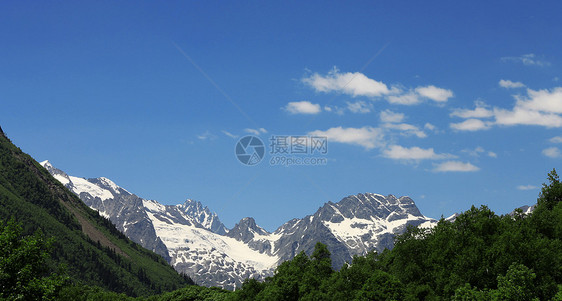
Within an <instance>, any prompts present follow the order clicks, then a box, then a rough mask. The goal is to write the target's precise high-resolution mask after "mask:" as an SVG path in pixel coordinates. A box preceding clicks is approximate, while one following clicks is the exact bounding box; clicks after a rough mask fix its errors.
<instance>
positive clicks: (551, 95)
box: [515, 87, 562, 114]
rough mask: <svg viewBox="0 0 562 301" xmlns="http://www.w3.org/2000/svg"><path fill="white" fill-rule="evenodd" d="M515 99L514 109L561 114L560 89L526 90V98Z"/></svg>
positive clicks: (518, 97) (561, 99)
mask: <svg viewBox="0 0 562 301" xmlns="http://www.w3.org/2000/svg"><path fill="white" fill-rule="evenodd" d="M516 99H517V103H516V105H515V106H516V107H520V108H524V109H528V110H533V111H539V112H545V113H556V114H560V113H562V87H557V88H554V89H552V90H551V91H549V90H538V91H535V90H531V89H527V97H522V96H517V97H516Z"/></svg>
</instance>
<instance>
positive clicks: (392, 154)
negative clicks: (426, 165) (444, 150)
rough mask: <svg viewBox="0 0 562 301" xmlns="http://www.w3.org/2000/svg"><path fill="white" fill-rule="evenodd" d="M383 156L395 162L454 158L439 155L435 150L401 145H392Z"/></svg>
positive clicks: (447, 155)
mask: <svg viewBox="0 0 562 301" xmlns="http://www.w3.org/2000/svg"><path fill="white" fill-rule="evenodd" d="M383 156H384V157H386V158H389V159H394V160H405V161H419V160H439V159H446V158H452V157H454V156H453V155H450V154H437V153H435V151H434V150H433V148H427V149H423V148H420V147H417V146H414V147H410V148H408V147H403V146H400V145H391V146H389V147H388V148H386V149H385V150H383Z"/></svg>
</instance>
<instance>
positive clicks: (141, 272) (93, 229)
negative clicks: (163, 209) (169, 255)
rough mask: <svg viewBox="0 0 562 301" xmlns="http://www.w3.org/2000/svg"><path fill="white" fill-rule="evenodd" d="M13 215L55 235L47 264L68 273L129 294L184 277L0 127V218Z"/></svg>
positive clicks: (172, 285)
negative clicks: (92, 206)
mask: <svg viewBox="0 0 562 301" xmlns="http://www.w3.org/2000/svg"><path fill="white" fill-rule="evenodd" d="M10 217H15V218H16V220H17V221H18V222H21V223H22V224H23V226H24V231H25V232H26V233H32V232H34V231H35V230H36V229H41V230H42V231H43V232H44V233H45V234H46V236H47V237H54V238H55V244H54V248H53V250H54V254H53V256H52V257H53V258H52V259H51V263H50V264H51V265H53V266H54V265H57V264H59V263H63V264H65V265H66V266H67V270H68V273H69V275H70V276H71V279H73V280H75V281H80V282H82V283H85V284H89V285H97V286H101V287H103V288H106V289H109V290H113V291H116V292H124V293H127V294H129V295H133V296H135V295H149V294H155V293H159V292H162V291H168V290H173V289H177V288H179V287H182V286H184V285H185V284H187V283H188V281H187V280H186V279H184V278H182V277H181V276H180V275H179V274H177V272H175V271H174V270H173V269H172V268H171V267H170V266H169V265H167V264H166V262H165V261H164V260H163V259H162V258H161V257H160V256H158V255H156V254H154V253H152V252H150V251H148V250H145V249H143V248H141V247H140V246H139V245H137V244H135V243H133V242H132V241H130V240H129V239H127V238H126V237H125V236H124V235H123V234H122V233H121V232H120V231H119V230H117V229H116V228H115V227H114V226H113V225H112V224H111V222H109V221H108V220H107V219H105V218H103V217H101V216H100V215H99V214H98V213H97V212H96V211H94V210H91V209H90V208H89V207H88V206H86V205H85V204H84V203H83V202H82V201H81V200H80V199H79V198H78V197H76V196H75V195H74V194H73V193H72V192H70V191H69V190H67V189H66V188H65V187H64V186H63V185H61V184H60V183H59V181H57V180H55V178H53V176H51V175H50V174H49V173H48V172H47V171H46V170H45V169H44V168H42V167H41V165H39V163H37V162H35V161H34V160H33V159H32V158H31V157H30V156H29V155H27V154H25V153H23V152H22V151H21V150H20V149H19V148H17V147H16V146H14V145H13V144H12V143H11V141H10V140H9V139H8V138H7V137H6V136H5V135H4V133H3V132H2V131H1V129H0V219H2V220H7V219H9V218H10Z"/></svg>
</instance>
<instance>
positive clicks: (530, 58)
mask: <svg viewBox="0 0 562 301" xmlns="http://www.w3.org/2000/svg"><path fill="white" fill-rule="evenodd" d="M501 60H502V61H504V62H517V63H522V64H523V65H526V66H539V67H546V66H550V62H547V61H545V60H541V59H539V58H537V56H536V55H535V54H534V53H529V54H523V55H521V56H506V57H502V58H501Z"/></svg>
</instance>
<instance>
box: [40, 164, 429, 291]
mask: <svg viewBox="0 0 562 301" xmlns="http://www.w3.org/2000/svg"><path fill="white" fill-rule="evenodd" d="M41 164H42V165H43V166H44V167H45V168H46V169H47V170H48V171H49V172H50V173H51V174H53V176H54V177H56V178H57V179H59V181H61V183H62V184H64V185H65V186H66V187H67V188H69V189H70V190H72V191H73V192H74V193H75V194H77V195H78V196H79V197H80V199H82V200H83V201H84V203H86V204H87V205H88V206H90V207H91V208H93V209H95V210H98V211H99V212H100V214H101V215H104V216H107V217H108V218H109V219H110V220H111V221H112V222H113V223H114V224H115V225H116V227H117V228H118V229H119V230H121V231H123V233H125V235H127V236H128V237H129V238H131V239H132V240H133V241H135V242H138V243H139V244H141V245H142V246H144V247H145V248H148V249H151V250H153V251H154V252H157V253H158V254H161V255H162V256H164V257H165V258H167V259H168V261H169V263H170V264H171V265H172V266H173V267H174V268H175V269H176V270H177V271H179V272H182V273H186V274H187V275H189V276H190V277H191V278H193V279H194V280H195V281H196V282H197V283H199V284H202V285H205V286H220V287H223V288H229V289H234V288H235V287H236V286H239V285H240V284H241V283H242V281H243V280H244V279H246V278H256V279H264V277H266V276H269V275H272V273H273V271H274V269H275V267H277V265H279V264H280V263H281V262H283V261H286V260H289V259H292V258H293V257H294V256H295V255H297V254H298V253H299V252H301V251H304V252H306V253H307V254H310V253H312V251H313V249H314V246H315V244H316V242H322V243H324V244H326V245H327V246H328V249H329V250H330V252H331V253H332V262H333V267H334V268H336V269H339V268H340V267H341V266H342V265H343V264H344V263H345V262H350V261H351V260H352V258H353V256H354V255H364V254H366V253H367V252H369V251H371V250H376V251H382V250H384V249H385V248H392V247H393V242H394V237H395V236H396V235H398V234H401V233H403V232H404V231H405V230H406V227H407V226H408V225H412V226H423V227H431V226H433V225H435V224H436V221H435V220H433V219H431V218H428V217H426V216H424V215H422V214H421V212H420V211H419V210H418V208H417V207H416V205H415V203H414V201H413V200H412V199H411V198H409V197H400V198H397V197H395V196H393V195H388V196H383V195H380V194H374V193H363V194H357V195H351V196H348V197H345V198H343V199H342V200H340V201H339V202H337V203H333V202H328V203H326V204H324V205H323V206H322V207H320V208H319V209H318V210H317V211H316V213H314V214H313V215H308V216H306V217H304V218H302V219H292V220H290V221H288V222H287V223H285V224H283V225H282V226H280V227H279V228H278V229H277V230H275V231H274V232H273V233H270V232H268V231H266V230H265V229H263V228H261V227H260V226H258V225H257V224H256V221H255V220H254V219H253V218H251V217H246V218H243V219H242V220H240V222H238V223H237V224H236V225H235V226H234V227H233V228H232V229H230V230H229V229H227V228H226V227H225V226H224V224H222V222H220V219H219V217H218V216H217V215H216V213H213V212H211V211H210V210H209V209H208V208H207V207H204V206H203V205H202V204H201V203H200V202H198V201H194V200H190V199H188V200H186V201H185V202H184V203H183V204H179V205H162V204H160V203H159V202H157V201H155V200H146V199H142V198H140V197H138V196H135V195H134V194H131V193H129V192H128V191H127V190H125V189H123V188H121V187H119V186H117V185H116V184H115V183H113V182H112V181H110V180H109V179H107V178H91V179H83V178H77V177H72V176H68V175H66V174H65V173H64V172H62V171H60V170H58V169H56V168H54V167H53V166H52V165H51V164H50V163H49V162H48V161H44V162H42V163H41ZM162 244H163V246H162Z"/></svg>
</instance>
